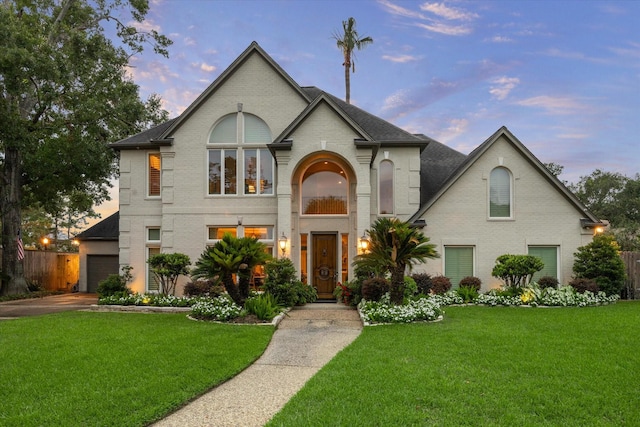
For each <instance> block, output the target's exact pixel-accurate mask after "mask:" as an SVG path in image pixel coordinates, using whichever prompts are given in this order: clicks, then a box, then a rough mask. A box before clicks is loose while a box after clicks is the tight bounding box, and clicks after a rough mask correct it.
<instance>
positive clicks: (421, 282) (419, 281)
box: [411, 273, 431, 295]
mask: <svg viewBox="0 0 640 427" xmlns="http://www.w3.org/2000/svg"><path fill="white" fill-rule="evenodd" d="M411 278H412V279H413V280H415V281H416V285H417V286H418V293H420V294H424V295H429V293H430V292H431V276H430V275H428V274H427V273H416V274H412V275H411Z"/></svg>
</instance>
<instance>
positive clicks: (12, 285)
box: [0, 147, 27, 295]
mask: <svg viewBox="0 0 640 427" xmlns="http://www.w3.org/2000/svg"><path fill="white" fill-rule="evenodd" d="M4 154H5V157H4V165H3V166H4V167H3V168H2V177H1V178H0V192H1V197H0V212H2V248H3V251H2V287H0V295H14V294H20V293H25V292H27V282H26V280H25V278H24V270H23V268H24V266H23V262H24V261H22V260H18V242H17V238H18V231H19V230H20V225H21V223H22V216H21V214H22V212H21V210H20V201H21V200H22V194H21V193H22V179H21V177H22V159H21V155H20V151H19V150H18V149H16V148H11V147H7V148H6V150H5V153H4Z"/></svg>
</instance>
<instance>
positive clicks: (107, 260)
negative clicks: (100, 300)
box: [87, 255, 119, 293]
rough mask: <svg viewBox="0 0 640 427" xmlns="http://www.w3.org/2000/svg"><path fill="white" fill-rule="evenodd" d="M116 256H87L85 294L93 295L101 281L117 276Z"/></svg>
mask: <svg viewBox="0 0 640 427" xmlns="http://www.w3.org/2000/svg"><path fill="white" fill-rule="evenodd" d="M118 267H119V265H118V255H87V292H89V293H95V292H96V290H97V289H98V285H99V284H100V282H101V281H103V280H104V279H106V278H107V277H108V276H109V275H110V274H118Z"/></svg>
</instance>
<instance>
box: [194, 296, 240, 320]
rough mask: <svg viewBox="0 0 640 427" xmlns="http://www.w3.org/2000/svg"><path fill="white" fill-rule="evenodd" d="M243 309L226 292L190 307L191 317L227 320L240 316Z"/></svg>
mask: <svg viewBox="0 0 640 427" xmlns="http://www.w3.org/2000/svg"><path fill="white" fill-rule="evenodd" d="M243 312H244V310H243V308H242V307H240V306H239V305H238V304H236V303H235V302H234V301H233V300H232V299H231V297H229V296H228V295H227V294H224V295H220V296H219V297H217V298H206V299H203V300H202V301H198V302H197V303H195V304H194V305H193V306H192V307H191V317H193V318H195V319H200V320H218V321H227V320H231V319H234V318H236V317H240V316H241V315H242V314H243Z"/></svg>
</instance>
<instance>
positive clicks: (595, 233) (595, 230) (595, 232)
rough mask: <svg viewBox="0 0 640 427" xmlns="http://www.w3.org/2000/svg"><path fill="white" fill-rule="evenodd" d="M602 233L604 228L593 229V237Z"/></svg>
mask: <svg viewBox="0 0 640 427" xmlns="http://www.w3.org/2000/svg"><path fill="white" fill-rule="evenodd" d="M603 232H604V227H596V228H594V229H593V235H594V236H597V235H598V234H602V233H603Z"/></svg>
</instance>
